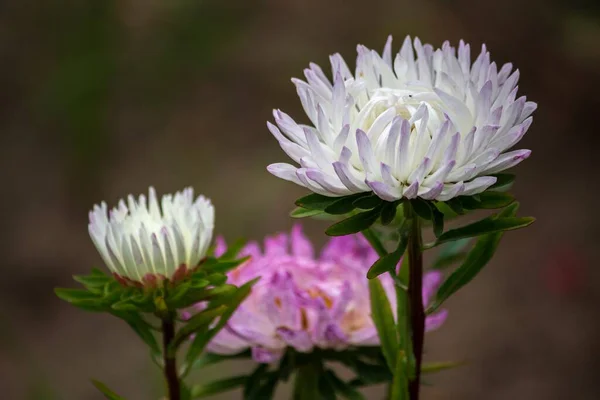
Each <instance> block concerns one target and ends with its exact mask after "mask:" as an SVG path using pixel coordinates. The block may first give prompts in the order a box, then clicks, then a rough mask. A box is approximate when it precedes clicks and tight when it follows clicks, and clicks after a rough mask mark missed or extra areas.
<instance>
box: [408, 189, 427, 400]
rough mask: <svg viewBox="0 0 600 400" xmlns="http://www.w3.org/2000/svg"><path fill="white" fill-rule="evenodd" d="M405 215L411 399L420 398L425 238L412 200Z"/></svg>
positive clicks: (409, 388) (423, 323) (417, 399)
mask: <svg viewBox="0 0 600 400" xmlns="http://www.w3.org/2000/svg"><path fill="white" fill-rule="evenodd" d="M404 215H405V217H406V218H407V219H408V220H409V221H408V222H409V223H410V233H409V237H408V248H407V251H408V262H409V280H408V301H409V309H410V328H411V334H412V335H411V337H412V345H413V354H414V357H415V374H414V379H412V380H411V381H410V382H409V386H408V392H409V396H410V400H419V389H420V380H421V363H422V359H423V343H424V338H425V309H424V307H423V253H422V246H423V238H422V236H421V224H420V221H419V217H418V216H417V215H416V214H415V213H414V211H413V209H412V206H411V204H410V202H408V201H407V202H405V203H404Z"/></svg>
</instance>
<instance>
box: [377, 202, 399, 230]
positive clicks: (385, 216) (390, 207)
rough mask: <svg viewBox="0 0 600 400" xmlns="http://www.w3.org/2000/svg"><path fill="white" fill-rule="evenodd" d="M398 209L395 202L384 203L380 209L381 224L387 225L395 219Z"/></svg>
mask: <svg viewBox="0 0 600 400" xmlns="http://www.w3.org/2000/svg"><path fill="white" fill-rule="evenodd" d="M397 208H398V203H397V202H395V201H394V202H385V203H383V207H382V209H381V224H382V225H389V224H391V223H392V221H394V218H396V209H397Z"/></svg>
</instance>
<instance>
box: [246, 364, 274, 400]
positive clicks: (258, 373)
mask: <svg viewBox="0 0 600 400" xmlns="http://www.w3.org/2000/svg"><path fill="white" fill-rule="evenodd" d="M268 369H269V365H268V364H259V365H257V366H256V368H254V371H252V374H250V376H249V377H248V379H247V380H246V384H245V385H244V399H248V398H250V396H252V395H253V394H254V393H255V392H257V391H258V389H259V387H260V382H261V381H262V380H263V379H264V377H265V375H266V374H267V371H268Z"/></svg>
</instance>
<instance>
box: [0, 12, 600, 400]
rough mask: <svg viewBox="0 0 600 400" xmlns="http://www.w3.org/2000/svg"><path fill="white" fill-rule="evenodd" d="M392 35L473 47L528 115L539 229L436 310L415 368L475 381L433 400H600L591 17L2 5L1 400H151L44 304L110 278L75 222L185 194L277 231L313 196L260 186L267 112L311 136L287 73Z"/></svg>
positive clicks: (88, 335) (231, 218) (599, 41)
mask: <svg viewBox="0 0 600 400" xmlns="http://www.w3.org/2000/svg"><path fill="white" fill-rule="evenodd" d="M388 34H393V35H394V37H395V49H397V46H399V44H400V43H401V41H402V39H403V37H404V36H405V35H407V34H410V35H413V36H414V35H418V36H419V37H420V38H421V39H422V40H423V41H426V42H429V43H432V44H434V46H436V47H437V46H439V45H441V43H442V42H443V41H444V40H446V39H448V40H450V41H451V42H452V43H453V44H456V43H457V42H458V40H459V39H461V38H462V39H465V40H466V41H467V42H470V43H471V45H472V46H473V47H474V48H475V49H478V48H479V46H480V45H481V43H483V42H485V43H486V44H487V45H488V47H489V48H490V49H491V51H492V59H493V60H495V61H496V62H497V63H499V64H502V63H504V62H508V61H512V62H513V63H514V64H515V65H516V67H518V68H519V69H520V70H521V80H520V93H522V94H526V95H527V97H528V99H530V100H534V101H537V102H538V103H539V109H538V111H537V112H536V113H535V118H534V121H535V123H534V124H533V127H532V129H531V130H530V131H529V133H528V134H527V135H526V137H525V138H524V140H523V141H522V142H521V143H522V146H520V147H523V148H530V149H533V151H534V152H533V156H532V157H531V158H530V159H529V160H528V161H527V162H525V163H523V164H522V165H521V166H519V167H518V169H517V171H518V174H519V179H518V181H517V184H516V187H515V189H514V191H515V194H516V195H517V197H518V198H519V199H520V201H521V203H522V207H521V210H522V215H534V216H536V217H537V218H538V221H537V222H536V223H535V224H534V225H533V226H532V227H530V228H528V229H526V230H523V231H518V232H512V233H510V234H508V235H506V237H505V239H504V241H503V243H502V245H501V246H500V249H499V252H498V254H497V256H496V258H494V260H493V261H492V263H491V265H489V266H488V267H487V269H486V270H485V271H484V272H483V273H482V274H481V275H480V276H478V277H477V279H476V280H475V281H474V283H472V284H471V285H470V286H468V287H467V288H466V289H464V290H462V291H461V292H459V294H458V295H456V296H455V297H454V298H453V299H452V300H451V301H450V302H449V303H448V307H449V309H450V318H449V320H448V322H447V323H446V325H445V326H444V327H443V328H442V329H441V330H440V331H437V332H434V333H432V334H430V335H429V336H428V341H427V346H426V347H427V358H428V359H431V360H467V361H468V364H467V365H466V366H465V367H462V368H459V369H457V370H454V371H450V372H446V373H443V374H440V375H439V376H436V377H435V378H433V379H432V382H433V383H434V386H432V387H427V388H425V396H424V398H425V399H426V400H433V399H440V400H441V399H464V400H471V399H473V400H475V399H477V400H479V399H492V400H494V399H503V400H504V399H543V400H546V399H548V400H552V399H556V400H558V399H590V400H592V399H598V398H600V380H599V379H598V378H599V377H600V341H599V340H598V338H599V337H600V318H599V311H598V310H599V308H598V306H599V305H600V301H599V300H600V272H599V269H598V268H597V267H598V264H599V256H598V254H599V253H598V250H597V247H598V239H600V237H599V236H600V235H599V233H598V228H597V226H598V222H600V221H599V217H598V214H597V211H596V209H597V193H598V188H597V187H596V184H597V182H598V173H599V172H600V170H599V168H598V166H597V165H598V150H597V149H598V148H597V147H595V145H597V144H598V134H599V133H600V132H598V123H597V118H598V112H599V110H600V101H599V95H598V93H599V89H600V85H599V84H600V73H599V71H600V3H599V2H598V1H596V0H568V1H567V0H529V1H521V0H504V1H495V2H492V1H481V0H480V1H468V0H456V1H450V0H421V1H405V0H393V1H392V0H388V1H380V0H372V1H368V2H364V1H354V0H353V1H350V0H345V1H342V0H329V1H322V0H252V1H242V0H237V1H233V0H220V1H214V0H204V1H191V0H170V1H159V0H101V1H91V0H88V1H83V0H46V1H42V0H20V1H9V0H7V1H2V2H0V131H1V132H2V134H1V136H0V141H1V144H0V174H1V176H2V188H3V192H4V193H3V195H2V201H3V203H4V206H3V207H2V209H1V210H2V211H1V213H2V231H1V232H2V237H1V239H2V240H1V241H0V246H1V250H2V254H3V266H2V278H1V279H0V393H2V396H0V397H2V398H3V399H7V400H21V399H23V400H88V399H89V400H93V399H100V398H101V396H100V395H99V394H98V393H97V392H96V391H95V389H94V388H93V387H92V386H91V384H90V383H89V378H91V377H93V378H97V379H100V380H102V381H104V382H106V383H107V384H108V385H109V386H111V387H112V388H114V389H115V390H116V391H118V392H119V393H121V394H122V395H123V396H125V397H127V398H128V399H131V400H136V399H139V400H147V399H157V398H158V397H159V395H160V391H161V388H162V380H161V378H160V375H159V373H158V371H156V370H155V368H154V366H153V365H152V364H151V363H150V362H149V358H148V354H147V351H146V349H145V348H144V346H143V345H142V344H141V343H140V342H139V341H138V339H137V337H136V336H135V335H134V334H133V333H132V332H130V331H129V329H128V327H126V326H125V324H123V323H122V322H121V321H119V320H117V319H114V318H111V317H109V316H103V315H94V314H87V313H84V312H82V311H79V310H77V309H74V308H72V307H70V306H68V305H67V304H66V303H63V302H61V301H59V300H58V299H57V298H56V297H55V296H54V295H53V292H52V289H53V288H54V287H55V286H68V285H71V284H72V281H71V278H70V276H71V275H72V274H75V273H84V272H87V271H88V270H89V269H90V268H91V267H92V266H100V265H101V260H100V258H99V256H98V254H97V253H96V251H95V249H94V247H93V245H92V243H91V241H90V240H89V237H88V233H87V211H88V210H89V209H90V208H91V206H92V205H93V204H94V203H97V202H100V201H102V200H106V201H107V202H108V203H109V204H114V203H115V202H116V200H117V199H118V198H120V197H122V196H124V195H126V194H128V193H135V194H137V193H142V192H145V191H147V188H148V186H149V185H154V186H155V187H156V188H157V190H158V191H159V193H164V192H171V191H175V190H178V189H180V188H182V187H184V186H187V185H192V186H194V187H195V188H196V190H197V191H199V192H201V193H204V194H206V195H207V196H209V197H211V198H212V199H213V201H214V203H215V204H216V206H217V230H218V231H219V232H220V233H223V234H224V235H225V236H226V237H227V238H230V239H233V238H236V237H239V236H245V237H248V238H261V237H262V236H263V235H265V234H267V233H272V232H275V231H278V230H287V229H289V228H290V227H291V224H292V221H291V220H290V219H289V218H288V212H289V210H290V209H291V208H292V202H293V200H294V199H295V198H297V197H299V196H300V195H302V194H303V193H305V192H304V191H303V190H302V189H301V188H299V187H296V186H294V185H293V184H291V183H286V182H284V181H281V180H278V179H276V178H274V177H272V176H271V175H269V174H268V173H267V172H266V170H265V166H266V165H267V164H269V163H272V162H278V161H286V156H285V155H284V154H283V152H282V151H281V150H280V149H279V147H278V144H277V142H276V141H275V140H274V139H273V138H272V137H271V135H270V134H269V132H268V131H267V129H266V127H265V122H266V120H268V119H270V118H271V110H272V109H273V108H281V109H283V110H285V111H287V112H288V113H290V114H291V115H293V116H295V117H300V118H302V116H303V113H302V111H301V106H300V102H299V101H298V99H297V97H296V92H295V89H294V87H293V85H292V84H291V82H290V77H292V76H296V77H301V75H302V69H303V68H304V67H305V66H307V65H308V63H309V62H310V61H313V62H317V63H319V64H321V65H322V66H324V67H326V66H327V65H328V55H329V54H331V53H334V52H340V53H342V54H343V55H344V56H345V57H346V59H347V60H348V63H349V64H350V65H351V67H353V66H354V62H353V59H354V56H355V46H356V44H357V43H362V44H365V45H367V46H369V47H371V48H376V49H379V50H381V49H382V48H383V44H384V42H385V40H386V38H387V35H388ZM308 225H309V226H307V230H308V231H309V232H310V233H311V234H312V236H313V238H314V240H315V242H317V243H323V242H324V240H325V238H324V235H323V234H322V231H323V225H322V224H320V223H319V222H308ZM235 368H237V369H240V370H244V369H247V366H245V365H237V366H236V367H235ZM222 373H230V370H229V369H227V370H226V371H223V370H220V371H219V370H213V371H210V374H211V375H210V376H212V377H214V376H219V375H221V374H222ZM197 379H198V381H203V380H206V379H207V375H206V374H204V375H199V376H197ZM239 397H240V395H239V393H236V392H233V393H231V394H230V395H228V396H223V397H222V398H231V399H234V398H239ZM372 397H375V398H378V396H376V395H375V394H373V396H372ZM282 398H283V397H282Z"/></svg>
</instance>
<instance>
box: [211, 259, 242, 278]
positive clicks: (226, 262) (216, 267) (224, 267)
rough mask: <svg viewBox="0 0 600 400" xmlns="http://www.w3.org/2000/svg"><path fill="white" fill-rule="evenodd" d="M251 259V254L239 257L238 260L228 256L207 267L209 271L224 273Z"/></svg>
mask: <svg viewBox="0 0 600 400" xmlns="http://www.w3.org/2000/svg"><path fill="white" fill-rule="evenodd" d="M249 259H250V256H247V257H243V258H239V259H237V260H232V259H227V258H219V259H218V260H217V261H216V263H214V264H213V265H211V266H210V267H208V268H207V271H210V272H218V273H221V274H224V273H226V272H229V271H231V270H232V269H235V268H236V267H238V266H239V265H241V264H242V263H244V262H246V261H248V260H249ZM226 279H227V278H226Z"/></svg>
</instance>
